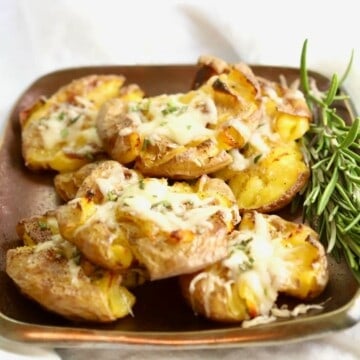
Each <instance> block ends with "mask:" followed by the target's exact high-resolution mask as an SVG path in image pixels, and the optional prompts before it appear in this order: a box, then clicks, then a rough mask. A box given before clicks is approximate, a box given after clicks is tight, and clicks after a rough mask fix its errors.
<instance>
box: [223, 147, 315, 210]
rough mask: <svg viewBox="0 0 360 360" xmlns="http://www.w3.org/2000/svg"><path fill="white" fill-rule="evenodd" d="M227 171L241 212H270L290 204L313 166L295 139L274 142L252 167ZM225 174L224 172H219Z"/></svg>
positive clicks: (304, 183) (229, 182)
mask: <svg viewBox="0 0 360 360" xmlns="http://www.w3.org/2000/svg"><path fill="white" fill-rule="evenodd" d="M229 171H231V170H228V173H226V174H225V177H227V179H228V184H229V186H230V188H231V189H232V191H233V192H234V195H235V197H236V199H237V203H238V206H239V209H240V211H241V212H245V211H249V210H257V211H259V212H262V213H269V212H274V211H276V210H279V209H281V208H283V207H284V206H286V205H287V204H289V203H290V202H291V200H292V199H293V198H294V196H295V195H296V194H297V193H298V192H299V191H300V190H301V189H302V188H303V187H304V186H305V185H306V183H307V181H308V179H309V176H310V169H309V167H308V166H307V165H306V164H305V162H304V159H303V156H302V153H301V151H300V148H299V145H298V144H296V143H295V142H291V143H277V144H274V145H273V147H272V148H271V150H270V152H269V153H268V154H267V155H266V156H264V157H261V158H260V159H259V160H258V161H257V162H253V163H252V164H251V165H250V166H249V167H248V168H246V169H244V170H241V171H233V172H229ZM217 176H220V177H222V176H224V174H221V173H219V174H217Z"/></svg>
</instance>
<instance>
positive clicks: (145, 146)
mask: <svg viewBox="0 0 360 360" xmlns="http://www.w3.org/2000/svg"><path fill="white" fill-rule="evenodd" d="M150 145H151V141H150V140H149V139H147V138H145V139H144V141H143V144H142V147H141V150H143V151H145V150H146V149H147V148H148V147H149V146H150Z"/></svg>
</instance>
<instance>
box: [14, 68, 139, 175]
mask: <svg viewBox="0 0 360 360" xmlns="http://www.w3.org/2000/svg"><path fill="white" fill-rule="evenodd" d="M124 81H125V78H124V77H123V76H117V75H89V76H86V77H83V78H79V79H76V80H73V81H72V82H71V83H69V84H67V85H65V86H63V87H61V88H60V89H59V90H58V91H57V92H56V93H54V94H53V95H52V96H51V97H50V98H48V99H44V98H40V100H38V101H37V102H36V103H35V104H34V105H33V106H32V107H30V108H29V109H26V110H24V111H22V112H21V114H20V122H21V128H22V133H21V134H22V153H23V157H24V160H25V164H26V166H28V167H29V168H31V169H34V170H39V169H53V170H56V171H59V172H65V171H72V170H75V169H78V168H79V167H81V166H83V165H84V164H86V163H89V162H91V161H93V160H94V159H95V158H96V157H98V156H102V155H103V154H104V150H103V147H102V142H101V140H100V138H99V136H98V134H97V130H96V128H95V119H96V116H97V114H98V110H99V108H100V106H101V105H102V104H103V103H104V102H105V101H107V100H109V99H111V98H115V97H120V98H121V97H123V98H129V92H135V93H137V94H138V93H141V94H142V91H141V90H140V88H138V87H137V86H135V85H129V86H128V87H124V88H122V86H123V84H124ZM121 88H122V89H121Z"/></svg>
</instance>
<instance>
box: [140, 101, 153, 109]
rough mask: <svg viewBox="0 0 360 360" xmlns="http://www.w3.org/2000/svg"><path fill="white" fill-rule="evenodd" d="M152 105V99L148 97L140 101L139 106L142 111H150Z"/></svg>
mask: <svg viewBox="0 0 360 360" xmlns="http://www.w3.org/2000/svg"><path fill="white" fill-rule="evenodd" d="M150 105H151V100H150V99H147V100H144V101H142V102H141V103H140V105H139V107H140V110H141V111H149V110H150Z"/></svg>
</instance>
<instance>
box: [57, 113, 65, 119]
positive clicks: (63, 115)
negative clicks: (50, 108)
mask: <svg viewBox="0 0 360 360" xmlns="http://www.w3.org/2000/svg"><path fill="white" fill-rule="evenodd" d="M64 118H65V113H64V112H63V111H62V112H61V113H60V114H59V115H58V120H60V121H61V120H64Z"/></svg>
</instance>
